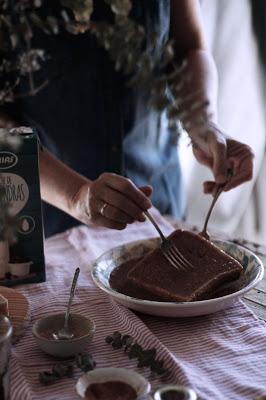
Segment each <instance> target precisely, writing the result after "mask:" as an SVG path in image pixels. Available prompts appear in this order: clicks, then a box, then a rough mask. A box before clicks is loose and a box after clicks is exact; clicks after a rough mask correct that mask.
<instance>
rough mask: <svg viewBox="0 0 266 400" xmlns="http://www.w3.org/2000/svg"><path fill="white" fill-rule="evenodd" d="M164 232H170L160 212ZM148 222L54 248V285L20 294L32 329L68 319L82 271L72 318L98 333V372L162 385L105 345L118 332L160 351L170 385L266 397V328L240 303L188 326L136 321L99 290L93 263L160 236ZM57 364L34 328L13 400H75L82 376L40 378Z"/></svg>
mask: <svg viewBox="0 0 266 400" xmlns="http://www.w3.org/2000/svg"><path fill="white" fill-rule="evenodd" d="M154 216H155V218H156V219H157V222H158V223H159V224H160V226H161V227H162V228H163V230H164V232H165V233H167V232H170V231H171V230H172V228H171V226H170V225H169V224H168V223H167V222H166V221H165V220H164V219H163V218H162V217H161V216H160V215H159V214H158V213H157V212H156V211H154ZM154 233H155V232H154V228H153V227H152V226H151V225H150V223H149V222H148V221H147V222H145V223H143V224H134V225H132V226H130V227H129V228H128V229H127V230H125V231H110V230H106V229H102V228H88V227H85V226H80V227H78V228H74V229H72V230H69V231H66V232H64V233H62V234H60V235H57V236H54V237H53V238H51V239H49V240H47V242H46V246H45V253H46V263H47V282H45V283H42V284H32V285H24V286H21V287H19V288H18V290H20V291H22V292H23V293H24V294H25V295H26V296H27V298H28V299H29V301H30V306H31V314H32V322H34V321H36V320H37V319H38V318H40V317H42V316H44V315H47V314H49V313H53V312H58V311H64V310H65V306H66V303H67V300H68V294H69V287H70V284H71V280H72V277H73V273H74V269H75V267H76V266H80V267H81V275H80V278H79V282H78V289H77V292H76V297H75V301H74V304H73V311H74V312H79V313H82V314H84V315H86V316H88V317H90V318H92V319H93V320H94V321H95V323H96V326H97V332H96V334H95V337H94V339H93V342H92V343H91V345H90V346H89V348H88V352H90V353H91V354H92V355H93V356H94V358H95V360H96V362H97V366H98V367H104V366H119V367H125V368H131V369H135V370H137V371H138V372H141V373H142V374H143V375H144V376H145V377H146V378H147V379H149V380H150V382H151V384H152V386H153V387H156V386H159V385H160V384H161V382H160V380H158V378H156V377H155V376H154V375H152V374H151V373H150V372H149V371H148V370H145V369H143V370H138V369H137V368H136V361H135V360H129V359H128V357H126V356H125V355H124V354H123V352H122V351H120V350H114V349H113V348H112V347H111V346H110V345H108V344H106V343H105V340H104V338H105V337H106V336H107V335H108V334H111V333H113V332H114V331H116V330H119V331H120V332H122V333H128V334H130V335H132V336H133V337H134V338H135V340H137V341H138V342H139V343H140V344H142V345H143V347H144V348H150V347H154V346H155V347H156V349H157V352H158V354H159V356H160V358H163V359H164V360H165V364H166V366H167V367H168V368H169V369H170V370H171V376H170V378H169V382H170V381H171V383H179V384H182V385H185V386H189V387H191V388H193V389H194V390H195V391H196V392H197V394H198V398H199V399H200V400H253V399H255V398H257V397H259V396H262V395H263V394H266V325H265V323H264V322H262V321H260V320H259V319H257V318H256V317H255V316H254V314H252V312H251V311H250V310H249V309H248V308H247V307H246V306H245V305H244V304H243V303H242V302H241V301H239V302H238V303H237V304H236V305H234V307H232V308H230V309H227V310H225V311H222V312H219V313H216V314H213V315H209V316H204V317H193V318H183V319H170V318H158V317H152V316H144V315H136V314H135V313H133V312H132V311H130V310H128V309H126V308H124V307H122V306H119V305H117V304H116V303H114V302H113V301H111V300H110V298H109V297H108V295H106V294H105V293H102V292H101V291H100V290H99V289H98V288H96V287H95V285H94V284H93V282H92V280H91V277H90V268H91V263H92V261H93V260H94V259H95V258H96V257H97V256H99V255H100V254H101V253H102V252H104V251H105V250H107V249H109V248H112V247H114V246H117V245H119V244H121V243H125V242H129V241H131V240H137V239H142V238H147V237H151V236H154ZM55 363H56V360H55V359H53V358H52V357H49V356H47V355H45V354H44V353H42V352H41V351H40V350H39V348H38V347H37V345H36V343H35V340H34V338H33V337H32V334H31V329H30V328H29V329H28V330H27V332H26V334H25V335H24V336H23V338H22V339H21V340H20V341H19V343H17V344H16V345H15V346H14V348H13V351H12V358H11V379H12V381H11V387H12V388H11V400H37V399H38V400H39V399H47V400H61V399H62V400H63V399H64V400H75V399H78V396H77V395H76V393H75V383H76V380H77V379H78V377H79V376H80V373H79V372H76V373H75V375H74V377H73V378H64V379H62V380H61V381H58V382H57V383H55V384H53V385H51V386H48V387H46V386H41V385H40V384H39V382H38V373H39V372H40V371H43V370H50V369H51V366H52V365H53V364H55Z"/></svg>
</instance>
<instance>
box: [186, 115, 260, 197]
mask: <svg viewBox="0 0 266 400" xmlns="http://www.w3.org/2000/svg"><path fill="white" fill-rule="evenodd" d="M193 153H194V155H195V157H196V159H197V160H198V161H199V162H200V163H201V164H203V165H206V166H207V167H209V168H210V169H211V170H212V172H213V176H214V181H207V182H204V184H203V188H204V193H212V194H215V193H216V191H217V187H218V186H219V185H221V184H225V187H224V191H228V190H230V189H233V188H234V187H236V186H238V185H241V184H242V183H244V182H247V181H249V180H251V179H252V175H253V158H254V154H253V151H252V149H251V148H250V147H249V146H248V145H246V144H244V143H241V142H238V141H237V140H234V139H232V138H231V137H229V136H227V135H226V134H225V133H224V132H222V131H221V130H220V129H219V127H218V126H217V125H216V124H214V123H209V125H208V130H207V134H206V140H204V141H203V140H200V141H199V142H194V143H193ZM228 171H231V174H230V178H229V179H228ZM227 181H228V182H227ZM226 182H227V183H226Z"/></svg>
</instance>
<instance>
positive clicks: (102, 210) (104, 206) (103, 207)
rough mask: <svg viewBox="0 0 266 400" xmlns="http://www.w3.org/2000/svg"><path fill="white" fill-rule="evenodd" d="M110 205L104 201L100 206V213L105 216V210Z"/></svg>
mask: <svg viewBox="0 0 266 400" xmlns="http://www.w3.org/2000/svg"><path fill="white" fill-rule="evenodd" d="M107 206H108V204H107V203H103V205H102V207H101V208H100V214H101V215H102V216H103V217H104V216H105V215H104V210H105V209H106V207H107Z"/></svg>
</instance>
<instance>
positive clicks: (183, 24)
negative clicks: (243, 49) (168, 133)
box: [171, 0, 253, 193]
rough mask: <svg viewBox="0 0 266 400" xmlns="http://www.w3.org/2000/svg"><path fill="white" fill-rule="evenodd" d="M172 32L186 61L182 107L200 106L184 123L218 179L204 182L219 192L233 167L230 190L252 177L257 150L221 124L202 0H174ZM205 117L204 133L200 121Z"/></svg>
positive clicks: (177, 50) (197, 152) (207, 189)
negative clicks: (231, 133)
mask: <svg viewBox="0 0 266 400" xmlns="http://www.w3.org/2000/svg"><path fill="white" fill-rule="evenodd" d="M171 34H172V37H173V39H174V42H175V57H176V60H177V61H178V62H180V61H182V60H184V59H185V60H186V64H185V67H184V70H183V74H182V81H183V82H182V83H183V85H182V88H181V89H178V90H177V92H176V96H177V97H178V98H181V99H183V103H181V105H180V106H179V108H180V110H181V112H182V111H183V110H184V111H185V110H186V111H187V110H191V107H192V104H193V103H195V102H197V104H199V105H200V106H199V107H198V108H197V109H195V110H194V111H193V112H190V113H189V117H186V118H184V120H182V122H183V126H184V127H185V129H186V130H187V132H188V134H189V136H190V137H191V139H192V144H193V152H194V155H195V157H196V158H197V160H198V161H199V162H200V163H202V164H204V165H206V166H208V167H209V168H211V170H212V172H213V175H214V178H215V182H208V183H207V184H205V185H204V190H205V192H207V193H210V192H215V191H216V189H217V185H219V184H221V183H224V182H226V181H227V173H228V170H229V169H230V170H232V171H233V177H232V178H231V180H230V182H228V184H227V185H226V187H225V190H230V189H231V188H233V187H235V186H237V185H239V184H241V183H243V182H245V181H247V180H250V179H251V178H252V172H253V152H252V150H251V149H250V147H249V146H247V145H245V144H243V143H240V142H238V141H236V140H233V139H232V138H231V137H230V136H228V135H227V134H225V133H224V132H223V131H222V130H221V129H220V128H219V127H218V126H217V92H218V79H217V71H216V66H215V63H214V60H213V58H212V56H211V54H210V53H209V52H208V50H207V49H206V44H205V39H204V34H203V29H202V24H201V17H200V9H199V1H198V0H178V1H176V0H171ZM178 83H180V82H178ZM187 98H189V99H190V100H186V99H187ZM202 118H203V119H204V132H203V130H202V125H200V124H199V123H198V122H199V120H200V119H202Z"/></svg>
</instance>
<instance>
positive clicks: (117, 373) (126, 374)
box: [76, 367, 151, 399]
mask: <svg viewBox="0 0 266 400" xmlns="http://www.w3.org/2000/svg"><path fill="white" fill-rule="evenodd" d="M112 381H119V382H123V383H127V384H128V385H129V386H131V387H132V388H133V389H135V391H136V393H137V397H140V396H145V395H147V394H148V393H149V392H150V389H151V385H150V384H149V382H148V381H147V380H146V379H145V378H144V377H143V376H142V375H140V374H138V373H137V372H135V371H132V370H129V369H125V368H113V367H110V368H96V369H94V370H93V371H89V372H87V373H85V374H84V375H82V376H81V377H80V378H79V380H78V382H77V384H76V390H77V393H78V395H79V396H80V397H81V398H82V399H85V398H86V397H85V393H86V390H87V388H88V387H89V386H90V385H92V384H93V383H104V382H112Z"/></svg>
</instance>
